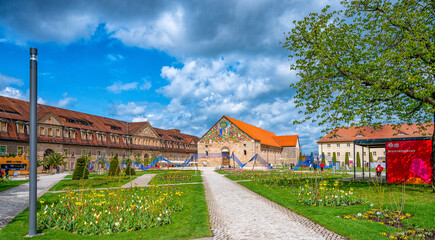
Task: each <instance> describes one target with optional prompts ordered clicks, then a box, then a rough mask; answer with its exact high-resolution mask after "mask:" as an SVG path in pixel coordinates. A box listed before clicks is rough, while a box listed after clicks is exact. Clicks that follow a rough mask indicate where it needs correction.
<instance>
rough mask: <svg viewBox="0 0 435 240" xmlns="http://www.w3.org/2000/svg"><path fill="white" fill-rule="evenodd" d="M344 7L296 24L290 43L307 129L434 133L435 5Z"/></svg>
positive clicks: (360, 2) (366, 2) (413, 0)
mask: <svg viewBox="0 0 435 240" xmlns="http://www.w3.org/2000/svg"><path fill="white" fill-rule="evenodd" d="M342 7H343V10H339V11H332V10H330V8H329V6H328V7H326V8H324V9H323V10H322V11H321V13H311V14H310V15H309V16H307V17H305V18H304V19H303V20H300V21H294V24H295V26H294V27H293V29H292V30H291V32H289V33H288V34H287V35H286V40H285V42H284V43H283V47H284V48H286V49H287V50H289V51H290V54H289V57H290V58H291V59H294V60H295V61H294V63H293V64H292V65H291V69H292V70H296V71H297V75H298V76H299V77H300V80H299V81H298V82H297V83H294V84H292V87H294V88H296V90H297V92H296V95H295V99H296V100H295V103H296V106H297V107H299V109H301V110H300V113H304V114H305V115H306V118H305V119H304V120H302V121H299V123H301V122H305V121H307V120H310V119H311V120H312V121H313V122H318V123H319V125H328V128H327V129H325V131H329V130H331V129H336V128H340V127H348V126H359V127H362V126H373V127H374V128H375V129H376V128H379V127H380V126H381V125H382V124H397V125H394V126H393V127H394V128H396V129H397V127H398V126H399V125H400V124H401V123H419V124H418V129H417V131H420V132H422V131H423V130H426V128H427V127H428V126H429V125H427V124H423V123H429V122H432V121H433V120H434V117H435V27H434V26H435V24H434V22H435V2H434V1H432V0H404V1H391V0H357V1H354V0H344V1H342ZM319 96H321V97H319ZM430 126H433V124H430ZM434 133H435V128H434ZM432 140H433V146H435V141H434V140H435V134H432ZM432 149H433V151H432V157H433V158H435V148H434V147H433V148H432ZM434 164H435V163H434ZM433 169H434V172H435V168H433ZM434 177H435V174H434ZM433 183H434V184H435V181H433Z"/></svg>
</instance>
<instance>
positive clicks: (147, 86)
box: [140, 79, 152, 90]
mask: <svg viewBox="0 0 435 240" xmlns="http://www.w3.org/2000/svg"><path fill="white" fill-rule="evenodd" d="M151 87H152V84H151V82H150V81H148V80H145V79H144V81H143V83H142V85H141V86H140V89H141V90H149V89H150V88H151Z"/></svg>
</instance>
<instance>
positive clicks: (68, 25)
mask: <svg viewBox="0 0 435 240" xmlns="http://www.w3.org/2000/svg"><path fill="white" fill-rule="evenodd" d="M323 5H324V4H320V5H319V3H317V2H316V1H306V2H305V1H297V0H292V1H291V0H289V1H254V0H250V1H200V0H198V1H182V2H176V1H162V0H156V1H114V0H112V1H55V0H40V1H36V0H33V1H27V0H17V1H2V2H1V3H0V25H1V26H2V28H3V30H4V31H3V34H4V35H5V36H6V37H7V38H13V39H14V40H15V41H17V42H18V41H20V42H26V41H53V42H60V43H65V44H67V43H71V42H74V41H77V40H79V39H82V38H85V39H86V38H89V37H90V36H91V35H92V34H93V33H94V31H95V30H96V28H97V26H98V25H99V24H107V25H108V26H109V29H108V30H110V31H111V33H112V34H113V37H114V38H119V39H120V40H121V41H123V42H125V43H126V44H127V45H133V46H139V47H144V48H156V49H160V50H163V51H168V52H169V53H171V54H174V55H177V56H182V57H186V56H190V57H191V56H192V55H198V56H210V55H211V56H219V55H223V54H228V53H238V54H253V55H261V54H267V55H271V54H272V55H273V54H278V55H283V51H282V49H281V46H279V45H278V41H279V40H282V39H283V35H282V33H283V32H284V31H288V30H289V26H290V23H291V21H292V20H293V19H296V18H300V17H301V16H303V15H304V14H305V13H307V12H308V11H310V10H312V9H316V10H318V9H320V7H322V6H323ZM177 11H179V12H180V14H181V15H176V17H173V18H171V14H174V13H176V12H177ZM164 14H169V17H168V18H164V17H162V16H164ZM174 16H175V15H174ZM164 21H168V22H170V21H173V22H174V24H175V25H173V26H171V25H169V26H168V25H164V24H160V25H158V23H162V22H164ZM156 25H157V26H160V27H159V28H157V27H156ZM174 30H175V31H179V32H177V33H174ZM132 36H134V37H135V39H129V38H131V37H132ZM151 38H154V39H151ZM159 38H162V39H163V40H162V39H159ZM153 40H155V41H153ZM165 41H166V42H165ZM163 43H165V44H163Z"/></svg>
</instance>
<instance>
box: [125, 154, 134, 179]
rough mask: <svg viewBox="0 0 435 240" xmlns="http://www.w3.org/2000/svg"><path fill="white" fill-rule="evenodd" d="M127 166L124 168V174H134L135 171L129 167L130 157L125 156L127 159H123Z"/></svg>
mask: <svg viewBox="0 0 435 240" xmlns="http://www.w3.org/2000/svg"><path fill="white" fill-rule="evenodd" d="M125 162H126V165H127V167H126V168H125V170H124V172H125V175H126V176H131V175H136V172H135V171H134V169H133V168H131V159H130V158H127V160H125Z"/></svg>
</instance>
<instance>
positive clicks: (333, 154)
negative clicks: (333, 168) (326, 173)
mask: <svg viewBox="0 0 435 240" xmlns="http://www.w3.org/2000/svg"><path fill="white" fill-rule="evenodd" d="M336 162H337V154H336V153H335V152H333V153H332V163H333V164H335V163H336Z"/></svg>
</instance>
